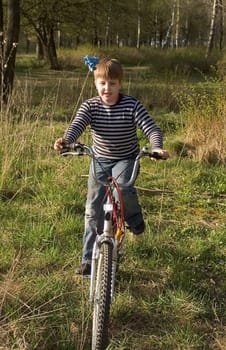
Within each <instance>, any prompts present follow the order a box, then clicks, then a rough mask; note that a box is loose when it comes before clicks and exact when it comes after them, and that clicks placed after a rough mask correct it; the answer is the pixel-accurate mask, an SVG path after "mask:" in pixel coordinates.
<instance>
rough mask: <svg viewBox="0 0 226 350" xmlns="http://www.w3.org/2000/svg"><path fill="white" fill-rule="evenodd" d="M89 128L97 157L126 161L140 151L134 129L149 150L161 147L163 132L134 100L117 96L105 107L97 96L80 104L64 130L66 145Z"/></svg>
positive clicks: (125, 96) (139, 103)
mask: <svg viewBox="0 0 226 350" xmlns="http://www.w3.org/2000/svg"><path fill="white" fill-rule="evenodd" d="M87 126H90V128H91V135H92V140H93V149H94V152H95V155H96V156H97V157H103V158H109V159H125V158H128V157H129V156H132V155H134V154H137V153H138V152H139V144H138V138H137V133H136V131H137V128H140V129H141V130H142V131H143V132H144V134H145V135H146V137H147V138H148V140H149V142H150V143H151V145H152V148H153V149H154V148H162V133H161V130H160V129H159V127H158V126H157V125H156V124H155V122H154V121H153V120H152V118H151V116H150V115H149V114H148V112H147V111H146V109H145V108H144V106H143V105H142V104H141V102H140V101H138V100H137V99H136V98H134V97H132V96H128V95H123V94H122V95H120V99H119V101H118V102H117V103H116V104H115V105H106V104H104V103H103V102H102V100H101V98H100V97H99V96H97V97H93V98H91V99H88V100H86V101H85V102H83V103H82V104H81V106H80V108H79V110H78V111H77V113H76V116H75V118H74V120H73V121H72V123H71V125H70V126H69V128H68V129H67V130H66V132H65V135H64V138H65V139H66V141H67V142H69V143H71V142H75V141H77V139H78V138H79V136H80V135H81V134H82V133H83V132H84V131H85V129H86V127H87Z"/></svg>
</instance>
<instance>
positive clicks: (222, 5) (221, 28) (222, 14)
mask: <svg viewBox="0 0 226 350" xmlns="http://www.w3.org/2000/svg"><path fill="white" fill-rule="evenodd" d="M218 1H219V16H220V37H219V48H220V50H222V49H223V46H224V4H223V0H218Z"/></svg>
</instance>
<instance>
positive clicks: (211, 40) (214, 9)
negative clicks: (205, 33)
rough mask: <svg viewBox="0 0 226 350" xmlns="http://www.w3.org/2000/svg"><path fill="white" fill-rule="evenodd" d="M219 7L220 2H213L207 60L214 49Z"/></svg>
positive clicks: (214, 0) (216, 0)
mask: <svg viewBox="0 0 226 350" xmlns="http://www.w3.org/2000/svg"><path fill="white" fill-rule="evenodd" d="M217 5H218V0H213V7H212V16H211V23H210V31H209V39H208V43H207V48H206V58H208V57H209V55H210V53H211V51H212V49H213V43H214V37H215V35H216V14H217Z"/></svg>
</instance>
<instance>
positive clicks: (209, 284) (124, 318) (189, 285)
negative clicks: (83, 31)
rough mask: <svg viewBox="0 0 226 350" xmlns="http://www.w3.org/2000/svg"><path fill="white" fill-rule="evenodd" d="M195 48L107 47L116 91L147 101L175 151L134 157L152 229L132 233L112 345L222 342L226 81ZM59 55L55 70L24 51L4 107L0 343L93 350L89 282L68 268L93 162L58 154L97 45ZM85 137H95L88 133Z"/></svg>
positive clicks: (76, 259) (184, 349)
mask: <svg viewBox="0 0 226 350" xmlns="http://www.w3.org/2000/svg"><path fill="white" fill-rule="evenodd" d="M85 50H86V51H85ZM192 53H193V55H192ZM192 53H191V51H190V52H189V54H188V52H187V53H186V52H184V51H183V50H181V51H177V53H176V54H175V53H172V52H168V53H167V54H163V53H160V52H157V51H154V52H151V53H149V52H147V51H145V52H142V50H141V51H139V53H138V52H137V51H136V50H134V51H130V52H129V51H128V52H127V51H125V50H124V51H117V50H115V51H114V52H110V53H108V54H110V55H111V56H113V55H114V56H115V57H118V58H120V59H121V61H122V63H123V64H124V65H125V77H124V87H123V90H124V92H125V93H129V94H132V95H134V96H135V97H137V98H139V99H140V100H141V101H142V102H143V104H144V105H145V106H146V108H147V109H148V110H149V112H150V114H151V115H152V116H153V118H154V119H155V120H156V122H157V124H158V125H159V126H160V127H161V128H162V130H163V132H164V140H165V148H167V149H169V150H170V154H171V157H170V159H169V160H167V161H158V162H152V161H148V160H147V159H145V160H143V159H142V161H141V172H140V176H139V178H138V180H137V182H136V186H137V190H138V193H139V197H140V202H141V204H142V207H143V211H144V217H145V221H146V227H147V228H146V231H145V233H144V235H143V236H142V238H140V239H139V240H134V239H133V238H132V237H131V235H129V234H128V239H127V242H126V249H125V255H124V257H123V260H122V262H121V264H120V268H119V273H118V276H117V285H116V298H115V301H114V303H113V305H112V310H111V322H110V339H111V340H110V344H109V346H108V350H190V349H192V350H224V349H226V345H225V344H226V308H225V305H226V269H225V267H226V266H225V263H226V259H225V256H226V234H225V232H226V215H225V206H226V201H225V199H226V180H225V179H226V176H225V175H226V171H225V162H226V158H225V157H226V134H225V133H226V131H225V125H226V98H225V96H226V94H225V79H224V77H223V76H222V75H219V74H218V73H217V71H216V67H217V64H216V62H217V60H216V62H215V61H214V60H213V62H208V64H207V62H205V60H204V59H203V61H202V60H201V58H200V57H201V54H200V53H197V52H196V51H195V50H194V51H193V52H192ZM59 54H60V60H61V65H62V70H61V71H58V72H53V71H50V70H48V68H47V67H45V66H44V65H43V64H42V63H41V62H39V63H37V62H36V60H35V58H34V57H33V56H28V55H27V56H20V57H18V63H17V73H16V77H15V89H14V94H13V96H12V99H11V101H10V104H9V105H8V106H5V107H3V106H2V107H1V112H0V115H1V129H0V139H1V142H0V169H1V175H0V227H1V242H0V349H1V350H12V349H16V350H34V349H38V350H51V349H58V350H71V349H76V350H88V349H90V340H91V308H90V305H89V303H88V292H89V290H88V289H89V281H88V280H86V279H81V278H79V277H77V276H75V274H74V270H75V267H77V265H78V264H79V263H80V258H81V249H82V235H83V215H84V205H85V198H86V187H87V186H86V182H87V173H88V166H89V159H86V158H82V159H81V158H78V159H75V158H69V157H66V158H61V157H60V156H59V155H58V154H56V152H55V151H54V150H53V143H54V141H55V139H56V138H57V137H59V136H61V135H62V133H63V132H64V130H65V128H66V127H67V125H68V123H69V122H70V120H71V118H72V115H73V113H74V112H75V111H76V109H77V108H78V106H79V104H80V102H81V101H82V100H84V99H86V98H88V97H91V96H93V95H94V94H95V89H94V86H93V79H92V74H91V73H90V74H88V73H87V67H85V66H84V64H83V62H82V57H83V56H84V55H85V54H95V55H99V54H100V52H92V51H90V52H87V48H86V49H84V52H83V51H82V50H80V51H76V52H71V51H70V52H66V51H62V52H60V53H59ZM101 54H102V55H104V54H106V52H101ZM214 67H215V68H214ZM219 67H222V65H220V66H219ZM222 69H223V68H222ZM218 72H222V71H221V69H220V68H219V69H218ZM138 136H139V139H140V144H141V145H146V144H147V141H146V140H145V139H144V137H143V135H142V134H141V133H138ZM80 141H81V142H84V143H90V142H91V141H90V134H89V131H88V130H87V132H86V133H85V134H84V135H83V136H82V138H81V140H80Z"/></svg>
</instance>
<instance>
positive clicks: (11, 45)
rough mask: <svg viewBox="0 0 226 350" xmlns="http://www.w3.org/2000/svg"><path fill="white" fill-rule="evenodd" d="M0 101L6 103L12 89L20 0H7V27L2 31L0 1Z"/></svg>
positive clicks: (0, 6)
mask: <svg viewBox="0 0 226 350" xmlns="http://www.w3.org/2000/svg"><path fill="white" fill-rule="evenodd" d="M0 13H1V15H0V30H1V41H0V44H1V101H2V102H3V103H5V104H7V103H8V101H9V98H10V96H11V94H12V91H13V81H14V71H15V62H16V52H17V44H18V41H19V32H20V0H8V6H7V14H8V16H7V28H6V31H5V33H4V23H3V22H4V21H3V19H4V16H3V3H2V1H1V2H0Z"/></svg>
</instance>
